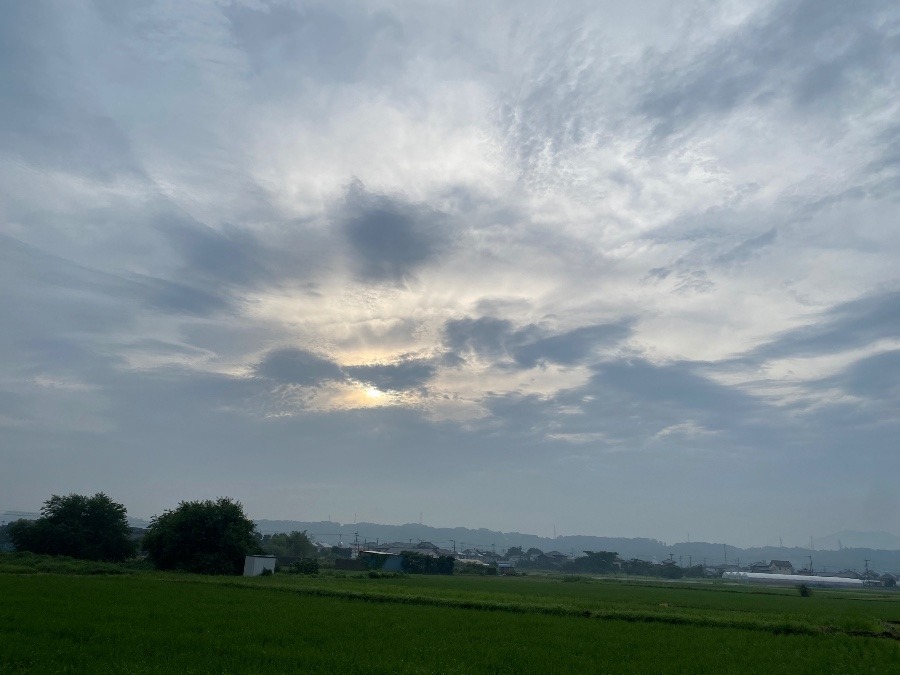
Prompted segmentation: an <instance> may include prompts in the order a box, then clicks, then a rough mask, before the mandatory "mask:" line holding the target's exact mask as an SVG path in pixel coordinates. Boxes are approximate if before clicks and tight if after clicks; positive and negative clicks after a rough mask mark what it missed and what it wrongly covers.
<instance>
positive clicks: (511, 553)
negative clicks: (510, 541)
mask: <svg viewBox="0 0 900 675" xmlns="http://www.w3.org/2000/svg"><path fill="white" fill-rule="evenodd" d="M514 555H515V556H522V555H525V554H524V553H523V552H522V547H521V546H513V547H512V548H510V549H507V551H506V557H507V558H508V557H510V556H514Z"/></svg>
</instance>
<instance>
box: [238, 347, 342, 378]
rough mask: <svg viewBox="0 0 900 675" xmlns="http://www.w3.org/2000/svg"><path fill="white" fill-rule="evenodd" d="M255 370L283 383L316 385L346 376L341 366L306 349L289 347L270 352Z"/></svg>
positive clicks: (261, 374) (260, 374)
mask: <svg viewBox="0 0 900 675" xmlns="http://www.w3.org/2000/svg"><path fill="white" fill-rule="evenodd" d="M255 372H256V374H257V375H258V376H259V377H264V378H267V379H270V380H274V381H275V382H280V383H282V384H299V385H303V386H316V385H319V384H322V383H323V382H328V381H340V380H343V379H344V378H345V375H344V372H343V371H342V370H341V368H340V366H339V365H338V364H336V363H335V362H333V361H330V360H328V359H327V358H323V357H321V356H318V355H316V354H314V353H313V352H310V351H308V350H305V349H298V348H294V347H287V348H284V349H275V350H272V351H270V352H268V353H267V354H266V355H265V356H264V357H263V359H262V360H261V361H260V362H259V363H258V364H257V365H256V368H255Z"/></svg>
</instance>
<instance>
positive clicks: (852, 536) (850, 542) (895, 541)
mask: <svg viewBox="0 0 900 675" xmlns="http://www.w3.org/2000/svg"><path fill="white" fill-rule="evenodd" d="M813 548H814V549H817V550H830V551H837V550H839V549H841V548H873V549H880V550H883V551H896V550H898V549H900V537H898V536H897V535H895V534H891V533H890V532H880V531H879V532H858V531H856V530H843V531H841V532H836V533H835V534H829V535H828V536H827V537H819V538H818V539H813Z"/></svg>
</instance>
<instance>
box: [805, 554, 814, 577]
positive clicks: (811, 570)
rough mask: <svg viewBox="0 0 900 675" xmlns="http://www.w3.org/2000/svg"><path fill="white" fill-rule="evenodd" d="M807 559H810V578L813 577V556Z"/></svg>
mask: <svg viewBox="0 0 900 675" xmlns="http://www.w3.org/2000/svg"><path fill="white" fill-rule="evenodd" d="M806 557H807V558H809V576H813V566H812V556H811V555H808V556H806Z"/></svg>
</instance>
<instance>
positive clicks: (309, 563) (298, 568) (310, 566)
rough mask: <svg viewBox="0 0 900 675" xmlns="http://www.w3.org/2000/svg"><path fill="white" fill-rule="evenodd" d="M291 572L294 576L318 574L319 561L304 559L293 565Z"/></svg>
mask: <svg viewBox="0 0 900 675" xmlns="http://www.w3.org/2000/svg"><path fill="white" fill-rule="evenodd" d="M289 571H290V572H291V573H292V574H318V573H319V561H318V560H316V559H315V558H303V559H302V560H297V561H295V562H294V563H293V564H291V566H290V568H289Z"/></svg>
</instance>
